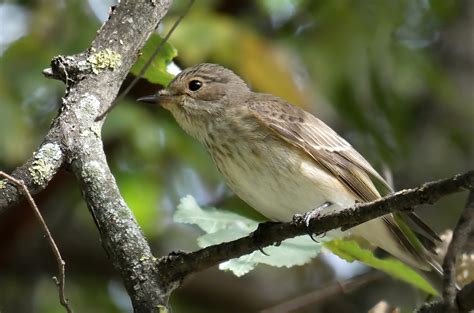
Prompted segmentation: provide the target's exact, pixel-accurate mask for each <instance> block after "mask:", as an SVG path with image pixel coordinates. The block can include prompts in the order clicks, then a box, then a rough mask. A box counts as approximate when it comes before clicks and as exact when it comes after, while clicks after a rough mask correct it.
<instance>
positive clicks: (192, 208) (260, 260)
mask: <svg viewBox="0 0 474 313" xmlns="http://www.w3.org/2000/svg"><path fill="white" fill-rule="evenodd" d="M174 221H175V222H180V223H186V224H196V225H198V226H199V228H201V229H202V230H204V231H205V232H206V234H204V235H202V236H200V237H199V238H198V239H197V242H198V245H199V246H200V247H202V248H204V247H207V246H210V245H214V244H219V243H222V242H227V241H231V240H235V239H238V238H241V237H244V236H247V235H248V234H249V233H250V232H252V231H254V230H255V229H256V228H257V226H258V222H257V221H254V220H251V219H248V218H246V217H244V216H241V215H238V214H236V213H233V212H230V211H224V210H217V209H215V208H205V209H203V208H201V207H199V205H198V204H197V203H196V200H195V199H194V198H193V197H192V196H186V197H184V198H182V199H181V202H180V204H179V206H178V208H177V210H176V212H175V215H174ZM321 247H322V245H321V244H318V243H315V242H313V241H312V240H311V239H310V238H309V236H299V237H295V238H290V239H287V240H285V241H283V242H282V243H281V244H280V245H279V246H278V247H276V246H270V247H265V248H264V251H265V253H267V254H268V255H264V254H263V253H261V252H260V251H254V252H252V253H250V254H247V255H244V256H241V257H240V258H237V259H232V260H229V261H226V262H224V263H221V264H220V265H219V269H221V270H229V271H232V272H233V273H234V274H235V275H236V276H242V275H244V274H246V273H248V272H249V271H251V270H253V269H254V268H255V267H256V266H257V265H258V264H267V265H270V266H275V267H292V266H296V265H303V264H305V263H308V262H309V261H310V260H311V259H312V258H314V257H316V256H317V255H318V253H319V252H320V251H321Z"/></svg>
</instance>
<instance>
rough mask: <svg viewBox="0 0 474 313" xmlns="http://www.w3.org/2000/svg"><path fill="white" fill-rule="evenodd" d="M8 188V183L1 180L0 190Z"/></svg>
mask: <svg viewBox="0 0 474 313" xmlns="http://www.w3.org/2000/svg"><path fill="white" fill-rule="evenodd" d="M6 186H7V182H6V181H5V180H3V179H2V180H0V189H3V188H5V187H6Z"/></svg>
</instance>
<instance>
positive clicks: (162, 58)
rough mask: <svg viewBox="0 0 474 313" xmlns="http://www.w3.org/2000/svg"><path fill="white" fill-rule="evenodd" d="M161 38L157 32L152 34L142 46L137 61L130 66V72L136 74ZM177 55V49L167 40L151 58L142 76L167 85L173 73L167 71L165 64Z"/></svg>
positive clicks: (152, 81) (160, 41)
mask: <svg viewBox="0 0 474 313" xmlns="http://www.w3.org/2000/svg"><path fill="white" fill-rule="evenodd" d="M162 41H163V39H162V38H161V37H160V36H159V35H158V34H153V35H151V36H150V39H148V41H147V43H146V45H145V47H143V49H142V51H141V53H140V56H139V57H138V59H137V62H135V64H134V65H133V67H132V70H131V72H132V74H134V75H138V73H140V71H141V70H142V69H143V67H144V66H145V64H146V62H148V60H149V59H150V57H151V56H152V55H153V54H154V52H155V50H156V48H157V47H158V46H159V45H160V44H161V43H162ZM177 55H178V51H177V50H176V49H175V48H174V47H173V46H172V45H171V43H170V42H169V41H168V42H166V43H164V44H163V47H162V49H161V51H160V52H159V53H158V55H157V56H156V57H155V58H154V59H153V61H152V62H151V64H150V66H149V67H148V69H147V71H146V72H145V74H144V75H143V78H145V79H147V80H148V81H150V82H151V83H154V84H159V85H162V86H167V85H168V84H169V82H170V81H171V80H172V79H173V77H174V76H173V75H172V74H170V73H169V72H168V71H167V66H168V65H169V63H170V62H171V60H173V58H175V57H176V56H177Z"/></svg>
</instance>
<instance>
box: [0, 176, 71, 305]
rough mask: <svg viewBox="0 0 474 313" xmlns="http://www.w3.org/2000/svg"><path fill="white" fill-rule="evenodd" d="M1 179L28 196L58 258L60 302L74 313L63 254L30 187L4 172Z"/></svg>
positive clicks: (56, 279) (56, 280)
mask: <svg viewBox="0 0 474 313" xmlns="http://www.w3.org/2000/svg"><path fill="white" fill-rule="evenodd" d="M0 177H4V178H6V179H7V180H9V181H10V182H12V183H13V184H15V185H17V186H18V187H20V188H21V189H22V190H23V193H24V195H25V196H26V199H27V200H28V203H29V204H30V206H31V208H32V209H33V212H34V213H35V216H36V218H37V219H38V221H39V222H40V225H41V228H42V229H43V233H44V236H45V237H46V239H47V240H48V243H49V245H50V247H51V250H52V251H53V254H54V256H55V258H56V263H57V265H58V272H59V278H57V277H53V280H54V282H55V283H56V285H57V286H58V292H59V302H60V303H61V305H62V306H64V307H65V308H66V311H67V312H68V313H72V308H71V306H70V305H69V301H68V299H66V296H65V292H64V285H65V282H66V272H65V265H66V263H65V262H64V260H63V258H62V257H61V253H60V252H59V249H58V246H57V245H56V242H55V241H54V239H53V236H52V235H51V232H50V231H49V228H48V225H46V222H45V220H44V219H43V216H42V215H41V212H40V211H39V209H38V206H37V205H36V203H35V200H34V199H33V197H32V196H31V194H30V192H29V190H28V187H26V185H25V183H24V182H23V181H22V180H18V179H16V178H15V177H13V176H10V175H8V174H6V173H5V172H3V171H0Z"/></svg>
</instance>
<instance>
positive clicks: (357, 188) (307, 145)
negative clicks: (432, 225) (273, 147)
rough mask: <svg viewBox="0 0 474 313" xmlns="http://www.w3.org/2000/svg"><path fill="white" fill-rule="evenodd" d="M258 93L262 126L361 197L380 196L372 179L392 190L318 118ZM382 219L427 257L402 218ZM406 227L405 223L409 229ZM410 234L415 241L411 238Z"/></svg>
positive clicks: (418, 254) (256, 113) (256, 110)
mask: <svg viewBox="0 0 474 313" xmlns="http://www.w3.org/2000/svg"><path fill="white" fill-rule="evenodd" d="M258 97H259V99H252V101H250V103H252V105H251V106H250V109H251V111H252V113H253V115H254V118H255V119H256V120H257V121H258V122H259V123H260V124H261V126H263V127H265V128H268V129H270V130H272V132H273V133H274V134H275V135H276V136H278V137H279V138H281V139H283V140H284V141H286V142H287V143H288V144H289V145H291V146H295V147H297V148H299V149H300V150H302V151H304V152H305V153H306V154H307V155H309V156H310V157H311V158H312V160H313V161H314V162H315V163H316V164H317V165H318V166H319V167H320V168H322V169H324V170H326V171H327V172H328V173H330V174H331V175H334V176H335V177H337V178H338V180H339V181H340V182H341V183H342V184H343V185H344V186H346V187H347V188H348V190H350V191H351V192H352V193H353V194H354V195H355V196H356V197H357V198H359V199H360V200H361V201H372V200H375V199H377V198H380V193H379V192H378V190H377V188H376V187H375V185H374V183H373V182H374V181H375V182H377V183H379V184H381V185H382V186H383V187H384V188H386V190H387V191H389V192H391V191H392V189H391V187H390V186H389V185H388V183H387V182H386V181H385V180H384V179H383V178H382V177H381V176H380V175H379V174H378V173H377V171H376V170H375V169H374V168H373V167H372V166H371V165H370V164H369V162H368V161H367V160H366V159H365V158H364V157H363V156H362V155H361V154H360V153H358V152H357V151H356V150H355V149H354V148H353V147H352V146H351V145H350V144H349V143H348V142H347V141H346V140H345V139H343V138H342V137H341V136H339V135H338V134H337V133H336V132H335V131H334V130H332V129H331V128H330V127H329V126H327V125H326V124H325V123H324V122H322V121H321V120H320V119H318V118H316V117H315V116H313V115H312V114H310V113H308V112H306V111H304V110H302V109H300V108H298V107H295V106H293V105H291V104H289V103H287V102H285V101H283V100H281V99H279V98H277V97H274V96H272V95H262V94H258ZM397 216H398V215H397ZM383 221H384V222H385V224H386V226H387V227H388V229H390V231H391V232H392V233H393V234H394V237H395V238H396V239H397V240H398V242H399V243H400V245H401V246H404V247H405V248H406V249H407V250H408V251H409V252H410V253H411V254H412V255H414V256H415V257H417V258H419V259H424V258H426V257H427V256H426V254H425V253H423V252H422V251H417V250H418V249H416V246H417V242H416V241H417V239H416V237H415V239H413V236H410V234H404V232H403V230H402V229H400V227H399V225H398V224H399V222H403V221H401V220H400V221H398V220H396V219H395V218H394V216H393V215H391V214H390V215H386V216H384V217H383ZM416 222H417V224H418V225H420V226H421V227H422V228H423V229H424V230H425V232H427V233H428V234H429V235H431V236H432V237H433V236H435V237H434V238H437V236H436V234H435V233H434V232H433V231H431V230H429V227H428V226H427V225H426V224H424V223H423V222H421V220H419V219H418V220H416ZM406 228H407V227H404V229H405V230H406V231H408V229H406ZM409 237H410V238H412V240H415V242H411V241H412V240H410V239H409Z"/></svg>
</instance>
